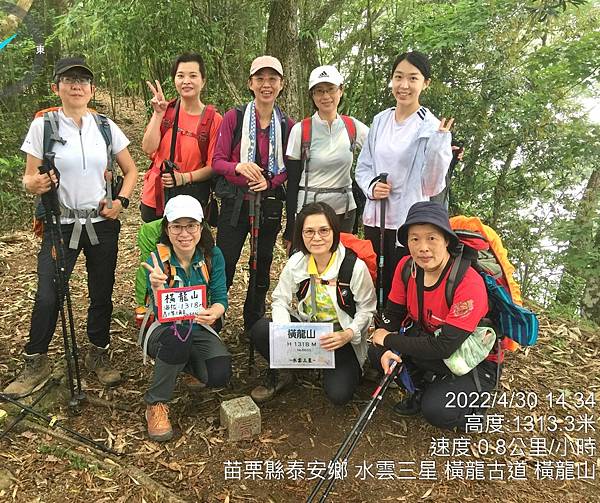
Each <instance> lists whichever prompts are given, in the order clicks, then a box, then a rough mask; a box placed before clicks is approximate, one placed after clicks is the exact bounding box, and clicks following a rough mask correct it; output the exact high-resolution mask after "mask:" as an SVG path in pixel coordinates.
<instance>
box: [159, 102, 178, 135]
mask: <svg viewBox="0 0 600 503" xmlns="http://www.w3.org/2000/svg"><path fill="white" fill-rule="evenodd" d="M176 104H177V99H174V100H171V101H169V103H168V104H167V111H166V112H165V115H164V116H163V118H162V121H161V123H160V137H161V138H162V137H163V136H164V135H165V134H166V133H167V131H168V130H169V128H171V127H172V126H173V122H174V121H175V106H176Z"/></svg>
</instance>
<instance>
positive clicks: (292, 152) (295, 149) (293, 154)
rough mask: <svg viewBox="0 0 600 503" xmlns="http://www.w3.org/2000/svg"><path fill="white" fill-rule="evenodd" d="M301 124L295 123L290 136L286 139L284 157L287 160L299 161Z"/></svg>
mask: <svg viewBox="0 0 600 503" xmlns="http://www.w3.org/2000/svg"><path fill="white" fill-rule="evenodd" d="M301 136H302V123H300V122H297V123H296V124H294V127H293V128H292V129H291V131H290V136H289V137H288V143H287V152H286V155H287V157H288V159H296V160H299V159H300V154H301V152H300V146H301V143H302V137H301Z"/></svg>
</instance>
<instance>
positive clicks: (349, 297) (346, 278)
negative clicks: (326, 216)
mask: <svg viewBox="0 0 600 503" xmlns="http://www.w3.org/2000/svg"><path fill="white" fill-rule="evenodd" d="M356 259H357V255H356V253H355V252H354V251H353V250H351V249H349V248H346V255H345V256H344V260H342V263H341V264H340V270H339V271H338V277H337V285H336V296H337V301H338V305H339V306H340V308H341V309H342V310H343V311H345V312H346V313H347V314H348V315H350V316H351V317H353V318H354V315H355V314H356V303H355V302H354V293H353V292H352V289H351V288H350V281H351V280H352V272H353V271H354V264H356Z"/></svg>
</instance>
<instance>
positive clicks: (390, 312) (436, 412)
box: [369, 201, 498, 428]
mask: <svg viewBox="0 0 600 503" xmlns="http://www.w3.org/2000/svg"><path fill="white" fill-rule="evenodd" d="M398 241H399V242H400V243H401V244H402V245H403V246H405V247H408V250H409V252H410V255H409V256H406V257H404V258H403V259H401V261H400V262H399V264H398V267H397V268H396V272H395V274H394V278H393V280H392V289H391V291H390V295H389V297H388V303H387V305H386V310H385V313H384V315H383V320H382V327H381V328H378V329H377V330H376V331H375V332H374V333H373V337H372V341H373V343H374V344H375V346H374V347H371V348H370V351H369V357H370V359H371V363H372V365H373V366H374V367H376V368H378V367H380V368H382V369H383V371H387V369H388V367H389V364H390V362H391V360H395V361H397V362H402V361H403V362H404V363H405V364H406V368H407V369H408V371H409V373H410V375H411V377H412V380H413V382H414V384H415V387H416V391H415V392H414V393H413V394H410V395H409V396H408V397H407V398H405V399H404V400H402V401H401V402H399V403H398V404H396V406H395V407H394V411H395V412H396V413H398V414H400V415H404V416H409V415H415V414H417V413H419V412H422V414H423V416H424V417H425V419H426V420H427V421H428V422H429V423H431V424H432V425H434V426H438V427H441V428H455V427H458V428H464V426H465V424H466V421H467V419H466V415H468V414H473V413H477V410H478V408H477V407H475V408H473V407H470V406H471V405H472V403H471V402H472V401H473V400H472V399H471V397H474V396H475V395H472V393H477V392H481V391H483V390H486V391H489V390H491V389H493V388H494V385H495V379H496V375H497V370H498V369H497V366H496V363H495V362H493V361H490V360H484V361H483V362H481V363H480V364H479V365H477V366H476V367H475V368H474V369H473V370H471V371H469V372H468V373H466V374H464V375H461V376H457V375H454V374H453V373H452V371H451V370H450V369H449V368H448V367H447V366H446V364H445V363H444V360H445V359H447V358H449V357H450V356H451V355H452V354H453V353H455V352H456V351H457V350H458V349H459V348H460V347H461V345H462V344H464V343H465V341H466V340H467V338H468V337H469V336H470V335H471V334H472V333H473V332H474V331H475V329H476V328H477V326H478V325H479V324H480V322H481V320H482V318H484V317H485V315H486V314H487V312H488V298H487V292H486V288H485V284H484V282H483V279H482V278H481V276H480V275H479V274H478V273H477V272H476V271H475V269H473V268H472V267H469V268H468V269H467V270H466V272H465V273H464V276H462V279H460V281H459V283H458V284H457V286H456V289H455V293H454V296H453V300H452V304H451V305H450V306H448V305H447V303H446V284H447V282H448V279H449V276H450V273H451V268H452V264H453V262H454V257H453V255H452V253H451V251H453V250H454V249H455V248H456V246H457V245H458V242H459V241H458V237H457V236H456V234H455V233H454V232H453V231H452V228H451V227H450V222H449V221H448V213H447V211H446V209H445V208H444V207H443V206H442V205H440V204H439V203H435V202H431V201H423V202H418V203H415V204H414V205H413V206H412V207H411V208H410V210H409V212H408V216H407V219H406V223H405V224H404V225H402V226H401V227H400V228H399V229H398ZM409 261H410V262H409ZM405 267H407V268H410V274H408V275H407V274H406V273H407V272H408V269H405ZM403 272H404V278H403ZM421 290H422V292H421ZM419 297H422V299H421V301H419ZM419 305H420V306H421V308H420V309H419ZM399 355H400V356H399ZM459 394H463V395H464V397H465V398H467V400H457V398H458V395H459ZM465 401H466V402H467V403H466V406H465V407H459V405H463V404H464V402H465Z"/></svg>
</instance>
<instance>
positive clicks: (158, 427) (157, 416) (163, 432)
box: [146, 403, 173, 442]
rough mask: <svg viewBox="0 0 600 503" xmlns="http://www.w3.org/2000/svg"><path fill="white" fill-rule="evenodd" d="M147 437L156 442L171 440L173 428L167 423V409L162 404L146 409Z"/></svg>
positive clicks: (166, 406) (149, 406)
mask: <svg viewBox="0 0 600 503" xmlns="http://www.w3.org/2000/svg"><path fill="white" fill-rule="evenodd" d="M146 422H147V423H148V436H149V437H150V438H151V439H152V440H155V441H156V442H166V441H167V440H171V438H173V428H171V422H170V421H169V407H168V405H167V404H164V403H155V404H152V405H148V406H147V407H146Z"/></svg>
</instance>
